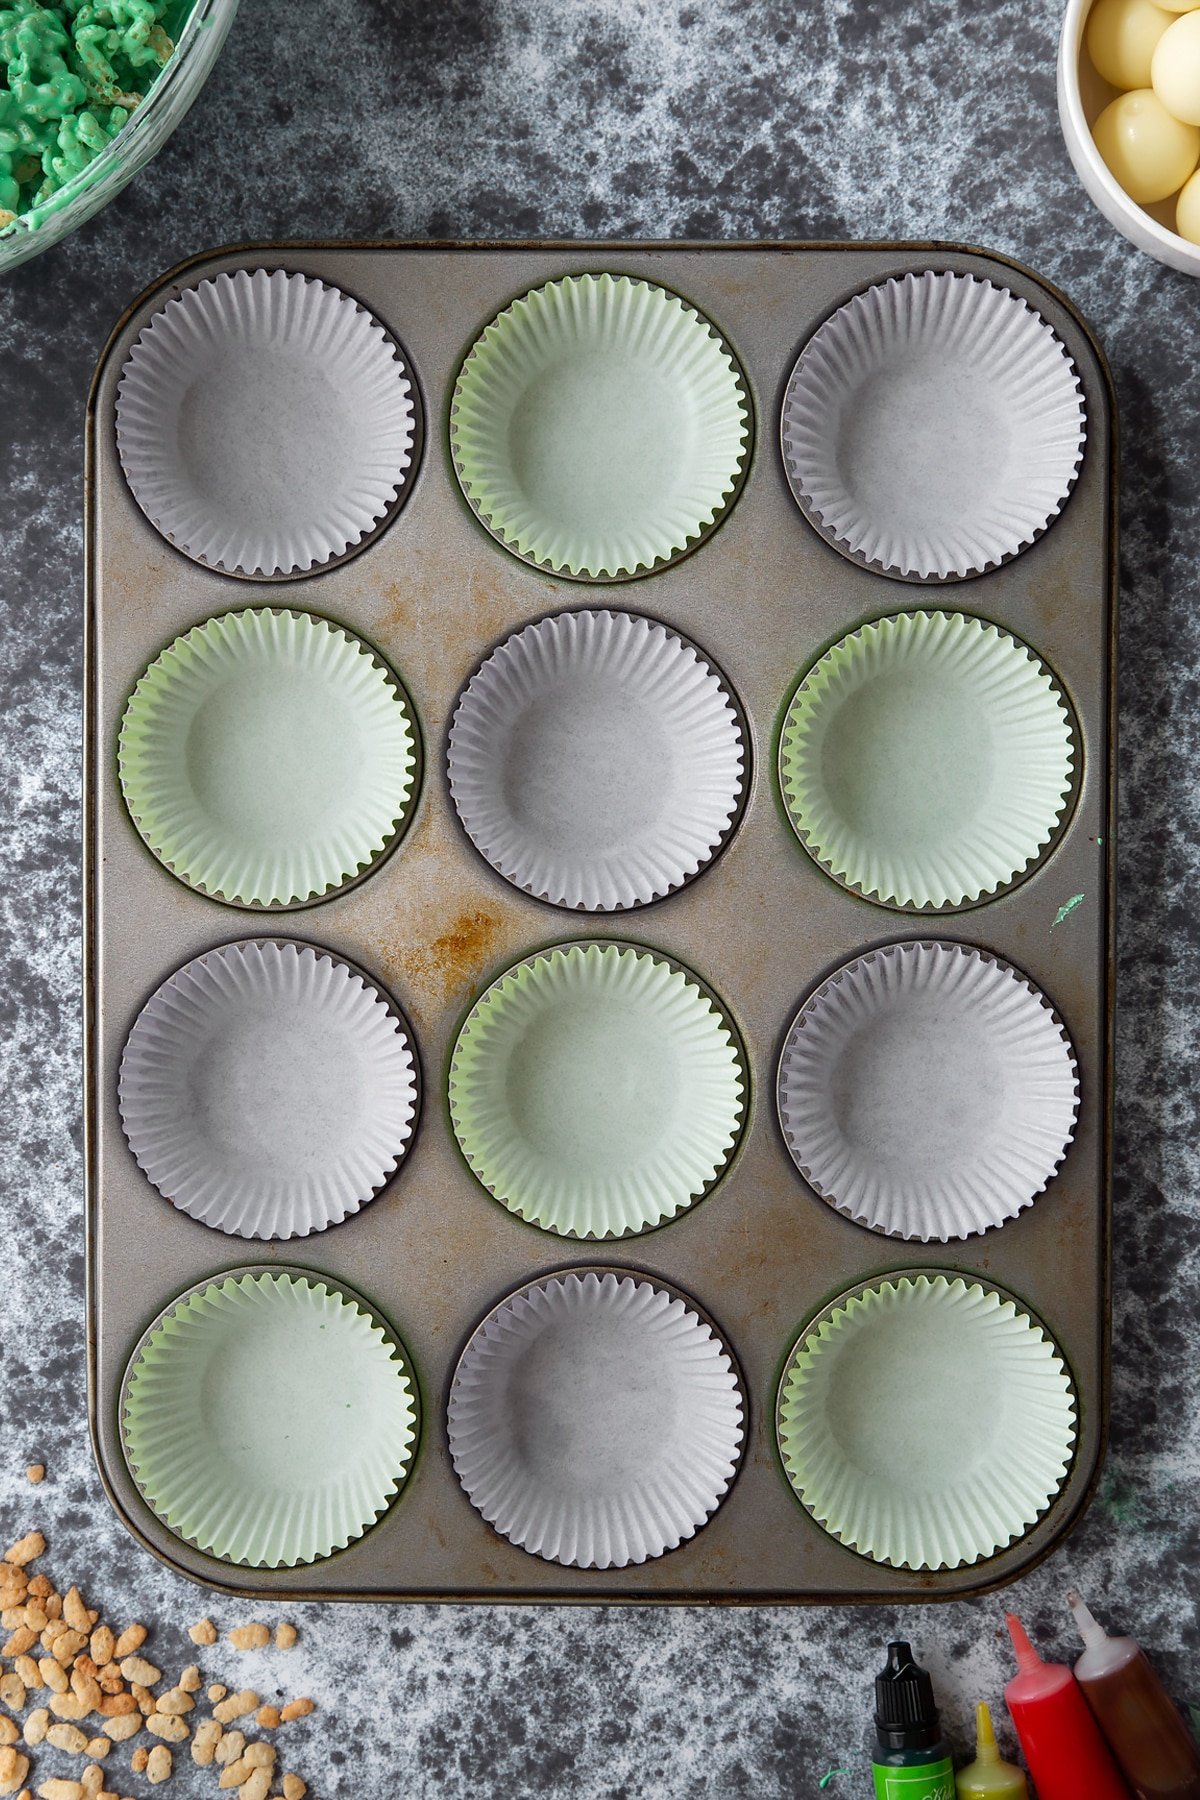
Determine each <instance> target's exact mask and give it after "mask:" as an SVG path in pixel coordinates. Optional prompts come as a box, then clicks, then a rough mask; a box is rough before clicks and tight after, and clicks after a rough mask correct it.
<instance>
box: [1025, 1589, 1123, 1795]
mask: <svg viewBox="0 0 1200 1800" xmlns="http://www.w3.org/2000/svg"><path fill="white" fill-rule="evenodd" d="M1006 1617H1007V1620H1008V1635H1009V1636H1010V1637H1011V1639H1012V1641H1013V1649H1014V1650H1015V1651H1016V1653H1017V1673H1016V1674H1015V1675H1014V1676H1013V1678H1012V1680H1011V1681H1010V1682H1009V1684H1008V1686H1007V1687H1006V1688H1005V1690H1004V1698H1005V1700H1006V1701H1007V1702H1008V1710H1009V1712H1010V1713H1011V1714H1012V1722H1013V1724H1014V1725H1015V1726H1016V1728H1017V1736H1018V1737H1019V1738H1020V1740H1021V1748H1022V1750H1023V1751H1024V1752H1025V1761H1026V1762H1027V1763H1028V1764H1029V1773H1030V1774H1031V1775H1032V1776H1033V1785H1034V1787H1035V1788H1036V1789H1037V1796H1038V1800H1129V1789H1128V1788H1127V1787H1126V1786H1125V1783H1124V1781H1123V1780H1122V1779H1121V1776H1120V1774H1119V1773H1118V1770H1117V1765H1116V1763H1115V1762H1114V1761H1113V1759H1112V1757H1111V1755H1110V1754H1109V1750H1108V1745H1107V1744H1106V1743H1105V1742H1104V1739H1103V1738H1102V1737H1101V1735H1100V1728H1099V1726H1098V1725H1097V1724H1096V1721H1095V1719H1093V1717H1092V1715H1091V1713H1090V1711H1089V1710H1088V1703H1087V1701H1086V1700H1085V1699H1084V1697H1083V1690H1082V1688H1081V1687H1080V1685H1079V1683H1078V1682H1077V1681H1076V1679H1075V1677H1074V1675H1072V1673H1071V1671H1070V1669H1068V1668H1067V1667H1066V1666H1065V1664H1063V1663H1047V1662H1043V1661H1042V1659H1041V1657H1040V1656H1039V1655H1038V1653H1037V1651H1036V1650H1035V1649H1034V1647H1033V1645H1032V1644H1031V1643H1030V1641H1029V1639H1028V1638H1027V1637H1026V1635H1025V1628H1024V1626H1023V1625H1022V1624H1021V1621H1020V1619H1018V1618H1017V1616H1016V1614H1015V1613H1008V1614H1007V1615H1006Z"/></svg>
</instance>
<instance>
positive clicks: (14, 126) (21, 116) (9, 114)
mask: <svg viewBox="0 0 1200 1800" xmlns="http://www.w3.org/2000/svg"><path fill="white" fill-rule="evenodd" d="M185 10H186V8H184V7H181V6H180V4H179V0H60V4H57V5H52V6H45V5H41V4H40V3H39V0H3V3H0V230H4V229H5V228H8V227H11V226H12V225H13V224H14V223H15V221H16V220H17V218H18V217H19V216H20V215H21V214H22V213H26V212H29V211H30V209H31V208H34V207H40V206H44V205H45V203H46V202H47V201H48V200H50V199H52V197H53V196H54V195H55V194H57V193H58V192H59V191H60V190H61V189H62V188H64V187H65V186H66V184H67V183H68V182H69V181H71V180H73V179H74V177H75V176H76V175H78V174H79V173H80V172H81V170H83V169H85V168H86V167H87V165H88V164H89V163H90V162H91V161H92V159H93V158H94V157H95V156H97V155H98V154H99V152H100V151H101V150H103V149H104V147H105V145H106V144H107V143H109V142H110V141H111V139H113V138H114V137H116V135H117V133H118V131H120V129H121V127H122V125H124V123H125V121H126V120H127V119H128V117H129V115H130V113H131V112H132V111H133V109H134V107H135V106H137V104H138V103H139V101H140V100H141V99H142V98H143V97H144V95H145V94H146V93H147V91H148V90H149V88H150V86H151V84H152V83H153V81H154V80H155V77H156V76H157V75H158V73H159V71H160V70H161V69H162V67H163V65H164V64H165V63H166V61H167V59H168V58H169V56H170V55H171V52H172V50H173V49H174V45H173V43H172V40H171V38H170V37H169V36H168V34H167V30H166V28H165V26H164V23H163V21H164V19H165V18H166V17H167V15H168V14H171V15H177V14H179V13H180V12H182V11H185ZM169 22H170V24H172V25H174V24H175V23H176V20H175V17H174V16H172V17H171V19H170V21H169Z"/></svg>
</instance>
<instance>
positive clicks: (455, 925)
mask: <svg viewBox="0 0 1200 1800" xmlns="http://www.w3.org/2000/svg"><path fill="white" fill-rule="evenodd" d="M503 930H504V922H503V920H502V919H499V918H497V917H496V915H495V914H494V913H489V912H484V911H483V910H482V909H480V908H476V909H475V910H473V911H467V912H460V913H459V914H457V916H456V917H455V918H454V919H453V920H452V921H451V922H450V924H449V925H448V926H447V928H446V930H445V931H443V932H440V933H439V935H438V936H437V937H435V938H434V939H432V941H431V942H430V943H428V944H413V945H412V946H411V947H409V948H408V949H405V950H401V951H400V952H399V953H398V956H397V961H398V962H399V964H400V967H401V968H402V969H403V970H404V973H405V975H406V976H407V978H408V979H409V981H411V982H412V984H413V985H414V987H419V988H422V989H424V990H426V991H429V990H431V989H436V990H437V992H438V994H439V996H440V998H441V999H442V1000H452V999H453V998H454V996H455V995H456V994H461V993H464V992H465V991H466V989H467V988H469V987H471V986H472V985H473V983H474V982H476V981H477V980H478V979H479V976H480V974H481V973H482V971H483V969H484V968H485V967H486V966H487V964H488V962H489V961H490V960H491V959H492V957H493V955H494V953H495V950H496V947H497V945H498V943H499V940H500V937H501V934H502V932H503Z"/></svg>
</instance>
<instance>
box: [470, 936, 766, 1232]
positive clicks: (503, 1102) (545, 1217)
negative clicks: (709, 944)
mask: <svg viewBox="0 0 1200 1800" xmlns="http://www.w3.org/2000/svg"><path fill="white" fill-rule="evenodd" d="M746 1086H747V1078H746V1066H745V1058H744V1055H743V1052H742V1048H741V1045H740V1043H739V1042H738V1039H737V1034H736V1032H735V1030H734V1027H733V1025H732V1024H731V1023H730V1021H729V1019H728V1018H727V1016H726V1015H725V1014H724V1012H723V1010H722V1009H721V1007H720V1004H719V1002H717V1001H716V1000H715V999H714V998H712V997H711V996H710V995H709V994H707V993H706V992H705V991H704V990H703V989H702V988H701V986H700V984H699V983H698V981H697V980H696V978H695V976H693V975H691V974H690V973H689V972H688V971H687V970H685V969H681V968H679V967H678V966H676V965H675V964H672V963H670V962H667V961H666V960H665V959H664V958H662V957H659V956H656V955H654V954H652V953H651V952H650V951H648V950H642V949H639V948H637V947H635V946H632V945H621V944H614V943H592V944H586V945H585V944H570V945H561V946H559V947H558V948H556V949H553V950H548V951H544V952H542V953H541V954H539V955H537V956H533V957H530V958H529V959H528V961H526V962H521V963H518V964H517V965H516V966H515V968H512V969H510V970H509V971H508V972H507V973H506V974H505V975H502V976H501V977H500V979H499V980H498V981H496V982H494V983H493V984H492V986H491V987H490V988H489V989H488V990H487V992H486V993H485V994H484V995H483V996H482V998H481V999H480V1000H478V1001H477V1002H476V1004H475V1006H474V1007H473V1008H472V1010H471V1012H470V1014H469V1016H468V1018H467V1020H466V1023H465V1024H464V1025H463V1028H462V1030H461V1031H460V1033H459V1036H458V1042H457V1043H456V1045H455V1048H454V1055H453V1058H452V1061H451V1065H450V1114H451V1119H452V1121H453V1125H454V1131H455V1135H456V1137H457V1138H458V1142H459V1145H460V1146H461V1148H462V1152H463V1155H464V1156H465V1157H466V1159H467V1162H468V1163H469V1164H470V1166H471V1168H472V1169H473V1170H474V1172H475V1174H476V1175H477V1176H478V1178H479V1180H480V1181H481V1182H482V1183H483V1185H484V1187H486V1188H487V1190H488V1192H489V1193H491V1194H492V1195H494V1197H495V1198H496V1199H497V1200H499V1201H501V1202H502V1204H503V1205H505V1206H506V1207H508V1209H509V1211H510V1212H513V1213H516V1214H517V1216H518V1217H519V1218H523V1219H526V1220H528V1222H529V1223H530V1224H533V1225H538V1226H540V1227H541V1229H542V1230H543V1231H553V1232H557V1233H558V1234H559V1235H561V1236H563V1237H577V1238H584V1237H592V1238H608V1237H623V1236H625V1235H627V1234H629V1233H633V1232H639V1231H648V1230H651V1229H652V1228H653V1227H654V1226H656V1225H660V1224H662V1223H663V1222H664V1221H665V1220H667V1219H670V1218H673V1217H674V1216H675V1215H676V1214H677V1213H679V1212H680V1211H682V1210H683V1209H684V1208H686V1207H688V1206H690V1205H691V1204H692V1203H693V1202H694V1201H695V1200H698V1199H699V1198H700V1197H701V1196H702V1195H703V1194H705V1193H707V1191H708V1190H709V1189H710V1188H711V1187H712V1185H713V1184H714V1182H716V1181H717V1180H718V1179H719V1178H720V1176H721V1174H722V1173H723V1172H724V1170H725V1168H726V1166H727V1165H728V1162H729V1159H730V1157H731V1156H732V1154H733V1151H734V1148H735V1146H736V1144H737V1141H738V1138H739V1135H740V1133H741V1129H742V1124H743V1121H744V1117H745V1094H746Z"/></svg>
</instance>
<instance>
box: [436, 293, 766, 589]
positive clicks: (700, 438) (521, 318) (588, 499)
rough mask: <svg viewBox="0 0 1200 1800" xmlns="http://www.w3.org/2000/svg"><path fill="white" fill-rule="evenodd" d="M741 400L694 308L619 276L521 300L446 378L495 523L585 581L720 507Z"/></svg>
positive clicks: (698, 529) (660, 548)
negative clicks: (455, 375) (454, 379)
mask: <svg viewBox="0 0 1200 1800" xmlns="http://www.w3.org/2000/svg"><path fill="white" fill-rule="evenodd" d="M750 434H751V424H750V401H749V397H748V392H747V388H746V385H745V382H744V380H743V379H742V376H741V373H740V371H739V369H738V367H737V364H736V363H735V361H734V359H733V356H732V354H731V352H730V351H729V349H728V347H727V346H726V345H725V343H724V342H723V341H722V339H721V338H720V337H719V336H718V335H717V333H716V331H715V330H714V329H713V327H712V326H711V325H710V324H709V322H708V321H707V320H706V319H705V318H703V317H702V315H701V314H700V313H698V312H696V311H695V309H694V308H692V307H690V306H688V305H686V304H685V302H684V301H682V300H681V299H679V297H678V296H677V295H675V294H672V293H668V292H667V290H666V289H665V288H660V287H655V286H653V285H652V284H650V283H649V282H645V281H634V280H631V279H630V278H629V277H628V276H624V275H607V274H603V275H575V276H569V277H567V278H566V279H564V280H562V281H552V282H549V283H547V285H546V286H545V287H540V288H534V289H533V290H532V291H531V292H529V293H527V294H525V295H523V296H522V298H521V299H519V300H515V301H514V302H513V304H512V305H511V306H509V307H508V308H507V309H506V310H505V311H504V312H502V313H501V314H500V315H499V316H498V317H497V318H495V319H493V321H492V323H491V324H490V325H489V326H488V327H487V329H486V330H485V331H484V332H483V334H482V336H481V337H480V338H478V339H477V341H476V343H475V344H474V346H473V347H472V349H471V351H470V353H469V355H468V356H467V359H466V361H465V362H464V364H463V366H462V369H461V370H460V372H459V376H458V380H457V382H456V384H455V388H454V395H453V399H452V402H451V408H450V449H451V454H452V456H453V459H454V466H455V469H456V471H457V473H458V478H459V482H460V483H461V486H462V489H463V492H464V494H465V495H466V497H467V499H468V501H469V502H470V504H471V506H472V507H473V508H474V510H475V512H476V513H477V514H478V516H479V518H480V519H481V520H482V522H483V524H484V525H486V527H487V528H488V530H489V531H490V532H492V534H493V535H494V536H495V537H497V538H498V539H499V540H500V542H501V543H502V544H504V545H505V546H506V548H508V549H509V550H512V551H513V552H514V553H515V554H516V555H518V556H521V557H523V558H525V560H526V561H528V562H532V563H536V564H537V565H538V566H539V567H541V568H546V569H551V570H553V571H554V572H555V573H558V574H563V575H570V576H572V577H574V578H576V579H578V580H621V579H624V578H627V577H629V576H632V575H636V574H647V573H649V572H650V571H651V570H653V569H655V568H659V567H662V566H663V565H664V564H666V563H668V562H672V561H674V560H675V558H676V557H678V556H681V555H682V554H683V553H684V552H685V551H686V550H687V549H689V548H690V547H691V546H692V545H694V544H695V543H697V542H698V541H699V540H700V539H701V538H702V537H704V536H705V535H707V533H708V532H709V531H711V530H712V529H713V527H714V526H715V525H716V524H717V522H718V520H719V519H720V518H721V517H722V516H723V515H724V513H725V512H726V511H727V510H728V508H729V506H730V504H731V502H732V500H733V498H734V496H735V493H736V491H737V488H738V485H739V483H740V481H741V478H742V475H743V473H744V470H745V465H746V461H747V458H748V455H749V449H750Z"/></svg>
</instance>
